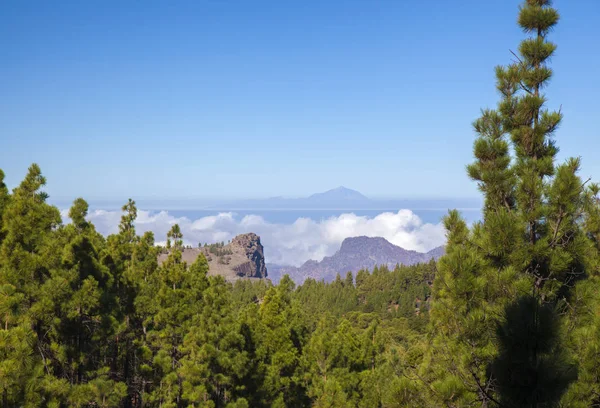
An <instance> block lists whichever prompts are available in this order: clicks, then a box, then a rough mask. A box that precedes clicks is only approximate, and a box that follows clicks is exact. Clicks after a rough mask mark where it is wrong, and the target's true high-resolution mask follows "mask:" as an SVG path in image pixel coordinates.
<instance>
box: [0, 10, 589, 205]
mask: <svg viewBox="0 0 600 408" xmlns="http://www.w3.org/2000/svg"><path fill="white" fill-rule="evenodd" d="M518 4H519V1H517V0H485V1H481V0H460V1H449V0H432V1H408V0H369V1H366V0H328V1H320V0H319V1H318V0H305V1H280V0H271V1H263V0H254V1H245V0H238V1H234V0H231V1H217V0H210V1H209V0H204V1H201V0H195V1H153V0H149V1H144V2H135V1H125V2H124V1H107V0H104V1H79V0H78V1H70V2H67V1H4V2H2V4H1V5H0V95H1V97H0V168H2V169H3V170H4V171H5V173H7V181H8V184H9V185H10V186H14V185H16V184H17V183H18V182H19V181H20V180H21V179H22V177H23V176H24V174H25V172H26V169H27V167H28V165H29V164H30V163H32V162H37V163H39V164H40V165H41V167H42V171H43V172H44V173H45V175H46V176H47V178H48V188H47V191H48V192H49V193H50V194H51V196H53V197H55V198H65V199H70V198H73V197H76V196H83V197H84V198H87V199H90V200H93V199H99V198H102V199H123V198H126V197H128V196H133V197H134V198H170V199H172V198H174V199H176V198H183V197H266V196H273V195H287V196H303V195H308V194H311V193H313V192H318V191H324V190H327V189H329V188H333V187H336V186H339V185H344V186H347V187H350V188H354V189H356V190H359V191H361V192H362V193H363V194H365V195H367V196H371V197H377V196H381V197H404V198H411V197H473V196H477V194H478V193H477V191H476V187H475V185H474V184H473V183H472V182H470V181H469V180H468V178H467V177H466V174H465V171H464V167H465V165H466V164H467V163H468V162H470V161H471V157H472V156H471V147H472V141H473V139H474V134H473V132H472V130H471V125H470V124H471V122H472V121H473V120H474V119H475V118H476V117H477V116H478V114H479V109H480V108H482V107H494V106H495V103H496V101H497V95H496V93H495V89H494V75H493V68H494V66H495V65H497V64H505V63H508V62H510V60H511V55H510V53H509V49H513V50H515V49H516V48H517V46H518V43H519V41H520V40H521V39H522V34H521V32H520V30H519V29H518V27H517V26H516V15H517V11H518ZM555 5H556V6H557V7H558V8H559V11H560V12H561V14H562V21H561V23H560V24H559V25H558V27H557V29H556V31H555V32H554V33H553V35H552V40H553V41H555V42H556V43H557V44H558V46H559V48H558V51H557V53H556V57H555V58H554V61H553V65H552V66H553V68H554V69H555V79H554V80H553V83H552V84H551V86H550V88H549V90H548V96H549V98H550V106H551V107H558V106H560V105H561V104H562V110H563V113H564V114H565V121H564V124H563V126H562V129H561V130H560V131H559V132H558V134H557V141H558V145H559V146H560V148H561V153H560V157H561V158H564V157H566V156H570V155H581V156H583V163H584V164H583V172H582V176H586V177H587V176H593V177H594V178H595V179H596V180H600V160H599V158H600V134H599V131H598V129H599V127H598V125H597V121H598V119H599V118H600V105H599V102H598V95H599V94H600V75H599V73H600V31H598V23H599V22H600V1H599V0H578V1H573V0H556V1H555Z"/></svg>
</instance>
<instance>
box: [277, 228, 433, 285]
mask: <svg viewBox="0 0 600 408" xmlns="http://www.w3.org/2000/svg"><path fill="white" fill-rule="evenodd" d="M444 252H445V251H444V247H437V248H434V249H432V250H431V251H429V252H425V253H423V252H417V251H409V250H406V249H404V248H401V247H399V246H397V245H394V244H392V243H390V242H389V241H387V240H386V239H384V238H379V237H376V238H371V237H365V236H361V237H354V238H346V239H345V240H344V241H343V242H342V245H341V247H340V249H339V250H338V251H337V252H336V253H335V254H334V255H332V256H327V257H325V258H323V260H322V261H320V262H318V261H313V260H310V261H306V262H305V263H304V264H303V265H302V266H300V267H294V266H282V265H275V264H267V270H268V271H269V278H270V279H271V280H272V281H273V282H274V283H276V282H278V281H279V279H280V278H281V277H282V276H283V275H285V274H287V275H289V276H290V277H291V278H292V279H293V280H294V281H295V282H296V283H298V284H300V283H302V282H304V280H306V279H307V278H313V279H316V280H321V279H324V280H325V281H327V282H330V281H332V280H334V279H335V276H336V275H337V274H338V273H339V274H341V275H344V274H346V273H347V272H348V271H351V272H353V273H356V272H358V271H359V270H361V269H365V268H367V269H373V267H374V266H375V265H386V266H388V267H389V268H393V267H395V266H396V264H402V265H414V264H417V263H422V262H429V261H430V260H431V259H435V260H437V259H438V258H440V257H441V256H442V255H444Z"/></svg>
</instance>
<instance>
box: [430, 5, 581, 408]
mask: <svg viewBox="0 0 600 408" xmlns="http://www.w3.org/2000/svg"><path fill="white" fill-rule="evenodd" d="M550 3H551V2H550V1H549V0H527V1H525V2H524V4H523V6H522V7H521V9H520V13H519V19H518V23H519V26H520V27H521V28H522V30H523V31H524V32H525V33H526V34H528V35H529V36H528V37H527V38H526V39H525V40H523V42H522V43H521V45H520V46H519V50H518V53H514V57H515V61H514V62H513V63H511V64H510V65H508V66H506V67H498V68H496V78H497V88H498V90H499V92H500V95H501V101H500V103H499V105H498V108H497V109H496V110H484V111H483V112H482V116H481V117H480V118H479V119H478V120H477V121H475V123H474V129H475V132H476V133H477V134H478V138H477V140H476V141H475V145H474V155H475V158H476V161H475V162H474V163H473V164H471V165H470V166H468V169H467V170H468V174H469V176H470V177H471V178H472V179H473V180H475V181H477V182H478V186H479V188H480V190H481V191H482V192H483V194H484V197H485V204H484V209H483V221H482V222H479V223H476V224H475V225H474V226H473V228H472V229H469V228H468V227H467V225H466V223H465V222H464V221H463V220H462V219H461V218H460V216H459V214H458V213H457V212H455V211H453V212H451V213H450V214H449V215H448V216H447V217H446V220H445V225H446V228H447V231H448V246H447V255H446V256H445V257H444V258H443V259H442V260H441V261H440V264H439V268H438V269H439V272H438V275H437V277H436V280H435V284H434V304H433V309H432V333H433V337H432V341H433V344H432V345H433V348H432V352H431V353H430V355H429V357H428V359H427V364H426V368H427V369H426V370H425V372H426V373H427V374H428V375H429V376H430V377H429V384H428V385H429V386H430V390H431V391H432V394H433V395H434V396H435V397H436V398H437V400H438V402H439V403H444V404H447V405H449V406H463V405H468V404H469V403H471V402H473V401H479V402H480V404H482V406H494V405H498V406H528V407H542V406H544V407H545V406H555V405H557V404H558V403H559V400H560V398H561V397H562V395H563V394H564V392H565V391H566V389H567V388H568V386H569V384H570V383H571V382H572V381H573V380H574V379H575V377H576V369H575V367H574V365H573V361H572V356H571V355H569V353H568V350H567V347H566V342H567V340H566V336H565V327H566V324H567V323H568V319H567V309H568V305H569V301H570V299H571V296H572V289H573V287H574V286H575V284H576V283H577V282H578V281H580V280H582V279H584V278H586V277H587V275H588V270H589V267H590V264H589V259H590V258H589V255H590V254H591V251H592V246H591V242H590V240H589V238H588V237H587V236H586V234H585V232H584V230H583V228H582V225H581V217H582V214H583V213H584V212H585V208H584V207H585V192H584V187H583V183H582V181H581V180H580V178H579V177H578V176H577V172H578V170H579V164H580V163H579V159H569V160H567V161H566V162H565V163H564V164H561V165H558V166H556V165H555V156H556V153H557V151H558V148H557V147H556V145H555V142H554V139H553V136H554V133H555V131H556V129H557V128H558V126H559V124H560V122H561V119H562V114H561V113H560V111H551V110H549V109H547V108H546V102H547V101H546V97H545V96H544V94H543V89H545V87H546V86H547V85H548V83H549V80H550V78H551V76H552V70H551V69H550V68H549V66H548V61H549V59H550V58H551V57H552V55H553V53H554V51H555V49H556V46H555V45H554V44H553V43H551V42H549V41H548V39H547V36H548V34H549V33H550V32H551V31H552V29H553V27H554V26H555V25H556V23H557V22H558V19H559V15H558V13H557V11H556V10H555V9H553V8H552V7H551V4H550ZM511 148H512V149H511ZM511 152H514V154H511Z"/></svg>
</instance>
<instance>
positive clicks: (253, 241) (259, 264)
mask: <svg viewBox="0 0 600 408" xmlns="http://www.w3.org/2000/svg"><path fill="white" fill-rule="evenodd" d="M230 245H231V246H232V247H238V248H240V249H242V250H243V252H244V254H245V255H246V257H247V258H248V260H249V262H248V264H242V265H239V266H236V267H234V270H235V271H236V272H238V274H239V275H241V276H245V277H252V278H266V277H267V267H266V266H265V254H264V248H263V246H262V244H261V243H260V237H259V236H258V235H256V234H254V233H252V232H251V233H248V234H241V235H238V236H236V237H235V238H233V239H232V240H231V244H230Z"/></svg>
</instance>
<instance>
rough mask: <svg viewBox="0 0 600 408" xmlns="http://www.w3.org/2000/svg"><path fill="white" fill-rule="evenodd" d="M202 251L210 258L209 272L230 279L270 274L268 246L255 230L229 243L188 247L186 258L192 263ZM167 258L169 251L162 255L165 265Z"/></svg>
mask: <svg viewBox="0 0 600 408" xmlns="http://www.w3.org/2000/svg"><path fill="white" fill-rule="evenodd" d="M201 253H202V254H204V256H205V257H206V259H207V261H208V264H209V272H208V274H209V275H221V276H223V277H224V278H225V279H226V280H228V281H235V280H237V279H262V278H266V277H267V267H266V265H265V256H264V249H263V246H262V244H261V242H260V237H259V236H258V235H256V234H254V233H248V234H241V235H238V236H236V237H235V238H233V239H232V240H231V242H230V243H229V244H223V245H221V244H210V245H205V246H202V247H199V248H190V247H186V248H184V249H183V250H182V259H183V261H185V262H186V263H187V264H188V265H190V264H192V263H193V262H194V261H195V260H196V258H197V257H198V255H200V254H201ZM167 257H168V252H165V253H162V254H160V255H159V257H158V262H159V263H161V264H162V263H163V262H164V261H165V260H166V259H167Z"/></svg>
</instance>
